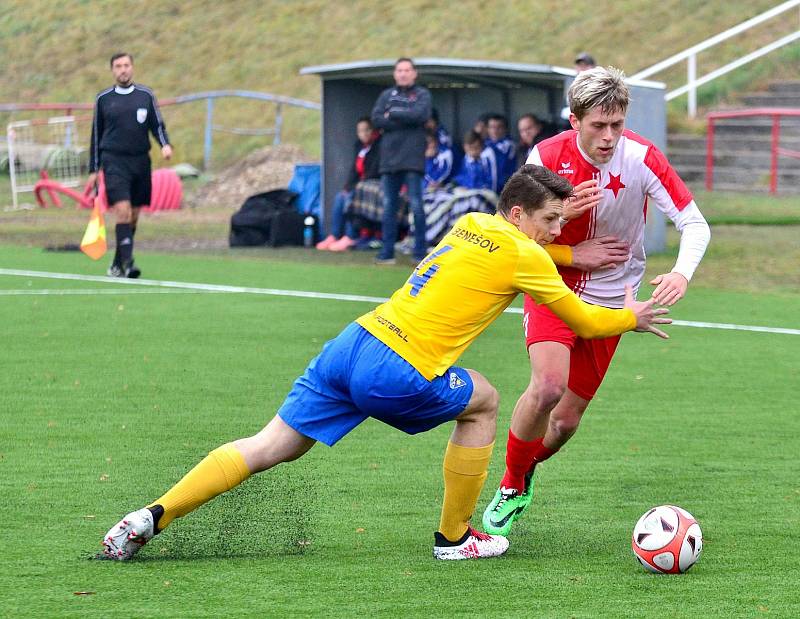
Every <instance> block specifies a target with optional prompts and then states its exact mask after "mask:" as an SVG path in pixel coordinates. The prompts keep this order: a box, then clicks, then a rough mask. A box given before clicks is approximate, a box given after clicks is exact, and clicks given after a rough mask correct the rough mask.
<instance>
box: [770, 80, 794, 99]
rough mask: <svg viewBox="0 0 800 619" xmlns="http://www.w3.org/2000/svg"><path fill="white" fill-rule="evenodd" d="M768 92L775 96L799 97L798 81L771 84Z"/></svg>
mask: <svg viewBox="0 0 800 619" xmlns="http://www.w3.org/2000/svg"><path fill="white" fill-rule="evenodd" d="M769 91H770V92H771V93H773V94H776V95H793V96H798V97H800V80H783V81H780V82H772V83H771V84H770V85H769Z"/></svg>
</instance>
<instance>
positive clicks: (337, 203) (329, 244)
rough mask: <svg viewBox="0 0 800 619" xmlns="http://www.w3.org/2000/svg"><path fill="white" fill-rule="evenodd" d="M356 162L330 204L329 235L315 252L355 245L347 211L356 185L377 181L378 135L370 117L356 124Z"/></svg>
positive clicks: (353, 232)
mask: <svg viewBox="0 0 800 619" xmlns="http://www.w3.org/2000/svg"><path fill="white" fill-rule="evenodd" d="M356 136H357V137H358V139H357V140H356V144H355V158H354V160H353V165H352V166H351V167H350V173H349V174H348V176H347V182H346V183H345V185H344V189H342V190H341V191H340V192H339V193H337V194H336V197H335V198H334V200H333V213H332V217H331V226H330V228H329V230H330V233H329V234H328V236H326V237H325V238H324V239H323V240H321V241H320V242H319V243H317V249H327V250H330V251H344V250H346V249H350V248H351V247H352V246H353V245H355V244H356V237H357V236H358V235H357V234H356V230H355V227H354V225H353V222H352V220H351V219H349V218H348V217H347V208H348V207H349V206H350V203H351V202H352V201H353V194H354V192H355V188H356V184H357V183H359V182H360V181H364V180H369V179H372V178H379V177H380V168H379V165H380V157H379V155H378V149H379V143H378V139H379V137H380V136H379V134H378V133H377V132H376V131H375V128H374V127H373V126H372V121H371V120H370V119H369V116H364V117H363V118H359V119H358V122H356Z"/></svg>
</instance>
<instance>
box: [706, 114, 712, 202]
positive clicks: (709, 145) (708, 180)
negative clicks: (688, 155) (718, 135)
mask: <svg viewBox="0 0 800 619" xmlns="http://www.w3.org/2000/svg"><path fill="white" fill-rule="evenodd" d="M713 189H714V117H713V116H711V115H709V117H708V131H707V132H706V191H713Z"/></svg>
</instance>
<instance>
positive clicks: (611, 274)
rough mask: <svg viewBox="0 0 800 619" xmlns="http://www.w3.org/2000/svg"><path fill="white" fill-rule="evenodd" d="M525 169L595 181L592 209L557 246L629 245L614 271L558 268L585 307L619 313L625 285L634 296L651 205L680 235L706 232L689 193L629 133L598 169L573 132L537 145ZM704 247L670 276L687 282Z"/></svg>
mask: <svg viewBox="0 0 800 619" xmlns="http://www.w3.org/2000/svg"><path fill="white" fill-rule="evenodd" d="M527 163H533V164H536V165H543V166H545V167H547V168H549V169H550V170H552V171H554V172H556V173H557V174H558V175H559V176H562V177H564V178H566V179H567V180H568V181H569V182H570V183H572V184H573V185H578V184H579V183H582V182H584V181H586V180H590V179H593V178H594V179H596V180H597V181H598V186H599V187H600V189H601V191H602V192H603V196H602V198H601V200H600V203H599V204H598V205H597V206H596V207H595V208H593V209H591V210H589V211H587V212H586V213H584V214H583V215H581V216H580V217H578V218H576V219H573V220H571V221H569V222H568V223H566V224H565V225H564V226H563V227H562V230H561V235H560V236H559V237H558V238H557V239H556V240H555V241H554V242H555V243H559V244H563V245H577V244H578V243H580V242H581V241H585V240H587V239H591V238H596V237H601V236H606V235H613V236H615V237H617V238H618V239H620V240H622V241H625V242H626V243H628V244H629V245H630V248H631V257H630V259H629V260H628V261H627V262H626V263H625V264H621V265H618V266H617V267H615V268H613V269H601V270H598V271H593V272H586V271H581V270H579V269H576V268H573V267H561V266H559V267H558V270H559V272H560V273H561V276H562V277H563V278H564V282H565V283H566V284H567V286H569V287H570V288H571V289H572V290H573V291H575V293H576V294H578V296H580V297H581V298H582V299H583V300H585V301H586V302H588V303H593V304H595V305H603V306H605V307H612V308H619V307H623V305H624V299H625V285H626V284H630V285H631V286H633V289H634V291H636V290H638V287H639V284H640V283H641V280H642V277H643V275H644V269H645V252H644V225H645V217H646V215H647V207H648V204H649V203H652V204H654V205H655V206H656V207H657V208H658V209H660V210H661V211H663V212H664V213H665V214H666V215H667V217H669V218H670V219H671V220H672V221H673V222H674V223H675V226H676V227H677V228H678V230H680V231H683V229H684V227H685V225H686V224H687V223H694V224H699V223H700V222H702V225H703V226H705V230H706V231H707V230H708V227H707V224H706V223H705V219H703V216H702V215H701V214H700V211H699V210H698V209H697V206H696V205H695V203H694V200H693V198H692V194H691V192H690V191H689V190H688V188H687V187H686V185H685V184H684V183H683V181H682V180H681V179H680V177H679V176H678V174H677V173H676V172H675V170H674V169H673V168H672V166H671V165H670V164H669V161H667V158H666V157H665V156H664V154H663V153H662V152H661V151H660V150H658V148H656V147H655V145H654V144H653V143H652V142H650V141H648V140H646V139H644V138H643V137H641V136H640V135H638V134H636V133H634V132H633V131H630V130H627V129H626V130H625V131H624V132H623V134H622V137H620V139H619V142H618V143H617V147H616V150H615V151H614V155H613V156H612V158H611V160H610V161H609V162H608V163H603V164H596V163H594V162H593V161H592V160H590V159H589V157H588V156H587V155H586V154H585V153H584V152H583V150H582V149H581V148H580V145H579V144H578V132H577V131H574V130H570V131H564V132H563V133H560V134H559V135H557V136H554V137H552V138H549V139H547V140H544V141H543V142H540V143H539V144H537V145H536V146H535V147H534V149H533V151H531V154H530V156H529V157H528V161H527ZM707 243H708V239H706V240H705V242H704V243H703V242H701V243H700V244H701V245H702V249H701V251H700V252H699V256H696V260H695V259H694V257H695V256H692V257H691V259H689V260H684V262H685V263H687V264H684V265H682V266H681V256H680V254H679V260H678V263H677V264H676V268H675V269H673V270H674V271H678V272H679V273H682V274H684V275H685V276H686V278H687V279H691V276H692V273H693V272H694V269H695V268H696V267H697V263H699V262H700V258H701V257H702V255H703V251H704V250H705V245H707ZM682 248H683V244H682ZM681 253H685V252H681ZM692 253H694V254H696V252H692Z"/></svg>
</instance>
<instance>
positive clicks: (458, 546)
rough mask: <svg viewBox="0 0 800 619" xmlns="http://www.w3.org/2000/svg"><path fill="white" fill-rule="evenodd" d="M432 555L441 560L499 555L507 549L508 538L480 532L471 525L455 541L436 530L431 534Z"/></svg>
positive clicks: (484, 557)
mask: <svg viewBox="0 0 800 619" xmlns="http://www.w3.org/2000/svg"><path fill="white" fill-rule="evenodd" d="M433 537H434V540H435V541H434V545H433V557H434V558H435V559H441V560H443V561H460V560H461V559H488V558H490V557H499V556H500V555H501V554H503V553H504V552H505V551H506V550H508V540H507V539H506V538H505V537H503V536H502V535H489V534H488V533H481V532H480V531H476V530H475V529H473V528H472V527H470V528H469V529H467V532H466V533H464V536H463V537H462V538H461V539H460V540H458V541H457V542H451V541H449V540H448V539H447V538H446V537H445V536H444V535H442V534H441V533H439V532H438V531H437V532H436V533H434V534H433Z"/></svg>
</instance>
